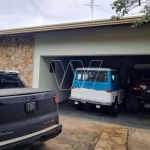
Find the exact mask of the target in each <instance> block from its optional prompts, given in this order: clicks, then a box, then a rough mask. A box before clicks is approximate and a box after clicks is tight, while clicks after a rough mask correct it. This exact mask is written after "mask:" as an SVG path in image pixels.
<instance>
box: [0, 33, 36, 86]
mask: <svg viewBox="0 0 150 150" xmlns="http://www.w3.org/2000/svg"><path fill="white" fill-rule="evenodd" d="M33 52H34V35H19V36H6V37H0V70H15V71H19V74H20V77H21V78H22V80H23V81H24V82H25V83H26V85H27V86H29V87H32V74H33Z"/></svg>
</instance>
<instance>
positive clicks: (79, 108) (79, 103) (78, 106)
mask: <svg viewBox="0 0 150 150" xmlns="http://www.w3.org/2000/svg"><path fill="white" fill-rule="evenodd" d="M75 107H76V109H77V110H83V109H84V104H83V103H81V102H78V104H75Z"/></svg>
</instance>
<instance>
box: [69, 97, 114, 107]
mask: <svg viewBox="0 0 150 150" xmlns="http://www.w3.org/2000/svg"><path fill="white" fill-rule="evenodd" d="M69 99H70V100H72V101H77V102H81V103H84V104H85V103H90V104H96V105H105V106H111V105H112V103H113V102H97V101H92V100H83V99H78V98H72V97H71V96H70V97H69Z"/></svg>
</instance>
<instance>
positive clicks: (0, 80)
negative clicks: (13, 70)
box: [0, 74, 23, 89]
mask: <svg viewBox="0 0 150 150" xmlns="http://www.w3.org/2000/svg"><path fill="white" fill-rule="evenodd" d="M18 87H23V86H22V85H21V84H20V80H19V78H18V77H17V76H16V75H6V74H0V89H5V88H18Z"/></svg>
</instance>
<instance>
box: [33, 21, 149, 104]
mask: <svg viewBox="0 0 150 150" xmlns="http://www.w3.org/2000/svg"><path fill="white" fill-rule="evenodd" d="M90 25H91V24H90V23H89V24H88V23H86V27H84V28H83V27H82V28H81V27H78V24H76V26H75V27H74V29H68V28H67V27H66V28H67V29H63V30H53V31H47V32H39V33H36V34H35V40H34V42H35V44H34V63H33V82H32V83H33V84H32V85H33V87H35V88H38V87H39V88H51V89H54V90H55V91H56V92H57V93H58V95H59V98H60V102H62V101H64V100H67V99H68V97H69V94H70V91H69V90H63V89H61V90H60V88H59V86H58V85H60V84H62V83H61V82H62V80H63V86H64V87H66V88H67V89H68V88H69V87H71V83H72V78H73V71H72V68H71V66H70V62H72V64H73V66H74V69H75V68H79V67H82V64H81V62H82V63H83V65H84V67H89V64H90V62H91V61H92V60H93V62H92V64H91V67H99V65H101V67H102V68H115V69H119V71H120V74H121V76H122V81H123V83H124V85H125V86H126V83H127V73H128V72H129V71H130V70H132V68H133V67H134V64H149V63H150V61H149V60H150V59H149V58H150V57H149V55H150V43H149V39H150V32H149V24H147V25H143V26H140V27H137V28H131V24H126V23H124V22H123V23H122V22H120V23H119V25H113V24H112V25H109V26H101V24H100V22H99V25H97V26H94V27H90ZM51 61H53V62H54V64H55V73H53V72H50V62H51ZM94 61H95V62H94ZM96 61H97V62H96ZM63 67H64V68H63ZM66 70H67V73H66V75H64V74H65V71H66ZM64 77H65V78H66V79H65V78H64ZM56 79H57V81H56ZM64 89H65V88H64Z"/></svg>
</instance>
